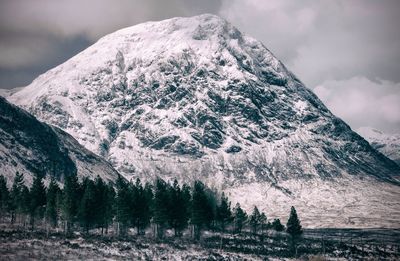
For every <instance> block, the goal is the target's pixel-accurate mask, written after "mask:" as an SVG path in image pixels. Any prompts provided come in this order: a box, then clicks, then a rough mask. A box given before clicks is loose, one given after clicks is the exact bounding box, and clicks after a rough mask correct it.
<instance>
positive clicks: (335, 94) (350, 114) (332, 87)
mask: <svg viewBox="0 0 400 261" xmlns="http://www.w3.org/2000/svg"><path fill="white" fill-rule="evenodd" d="M314 92H315V93H316V94H317V95H318V96H319V97H320V99H321V100H322V101H323V102H324V103H325V104H326V105H327V106H328V108H330V109H331V110H332V112H333V113H334V114H335V115H337V116H339V117H340V118H342V119H343V120H345V121H346V122H348V123H350V124H351V127H352V128H353V129H357V128H360V127H363V126H375V127H376V128H379V129H381V130H383V131H385V132H388V133H393V132H398V130H399V129H400V102H399V101H400V83H393V82H390V81H384V80H377V81H371V80H369V79H367V78H366V77H352V78H350V79H348V80H339V81H336V80H329V81H325V82H323V83H322V84H320V85H318V86H317V87H315V89H314Z"/></svg>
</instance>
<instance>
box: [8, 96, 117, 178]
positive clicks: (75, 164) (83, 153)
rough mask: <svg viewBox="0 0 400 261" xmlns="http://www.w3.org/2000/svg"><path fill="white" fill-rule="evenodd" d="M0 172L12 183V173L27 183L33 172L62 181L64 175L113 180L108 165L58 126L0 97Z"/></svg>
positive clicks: (111, 170) (114, 172)
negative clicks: (40, 119)
mask: <svg viewBox="0 0 400 261" xmlns="http://www.w3.org/2000/svg"><path fill="white" fill-rule="evenodd" d="M0 112H1V113H0V133H1V137H0V173H1V174H2V175H4V176H5V177H6V178H7V179H8V182H9V183H11V182H12V180H13V178H14V175H15V172H17V171H18V172H20V173H21V174H26V175H25V180H26V182H27V183H28V184H30V183H31V182H32V178H33V176H34V175H36V174H41V175H44V176H45V178H47V179H49V177H50V176H54V177H55V178H56V179H57V180H59V181H62V180H63V179H64V177H65V176H68V175H78V177H80V178H82V177H91V178H95V177H96V176H97V175H98V176H100V177H102V178H103V179H105V180H109V181H113V180H115V179H116V178H117V174H118V173H117V172H116V171H115V170H114V169H113V168H112V167H111V165H110V164H109V163H107V162H105V161H104V160H103V159H101V158H99V157H98V156H96V155H95V154H93V153H92V152H89V151H88V150H87V149H85V148H84V147H82V146H81V145H80V144H79V143H78V142H77V141H76V140H75V139H74V138H73V137H72V136H70V135H69V134H67V133H65V132H64V131H62V130H61V129H59V128H57V127H53V126H49V125H47V124H44V123H41V122H39V121H38V120H37V119H36V118H35V117H33V116H32V115H30V114H29V113H28V112H26V111H24V110H22V109H20V108H18V107H16V106H15V105H11V104H9V103H8V102H7V101H6V100H5V98H3V97H1V96H0Z"/></svg>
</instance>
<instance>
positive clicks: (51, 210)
mask: <svg viewBox="0 0 400 261" xmlns="http://www.w3.org/2000/svg"><path fill="white" fill-rule="evenodd" d="M60 192H61V191H60V188H59V187H58V185H57V183H56V181H55V179H54V177H51V180H50V183H49V187H48V188H47V195H46V212H45V216H46V220H47V221H48V222H50V225H51V226H52V227H56V226H57V222H58V204H57V203H58V202H57V198H58V197H59V194H60Z"/></svg>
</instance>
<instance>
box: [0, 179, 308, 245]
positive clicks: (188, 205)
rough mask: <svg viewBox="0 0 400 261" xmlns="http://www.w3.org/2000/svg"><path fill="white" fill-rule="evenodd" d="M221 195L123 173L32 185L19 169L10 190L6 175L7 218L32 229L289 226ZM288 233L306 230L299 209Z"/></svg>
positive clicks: (0, 187)
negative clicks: (106, 178) (109, 178)
mask: <svg viewBox="0 0 400 261" xmlns="http://www.w3.org/2000/svg"><path fill="white" fill-rule="evenodd" d="M217 195H218V193H217V192H215V191H213V190H211V189H210V188H208V187H207V186H205V185H204V184H203V183H202V182H200V181H195V182H194V183H193V185H192V186H189V185H188V184H183V185H179V183H178V182H177V181H176V180H175V181H174V182H173V183H172V184H171V183H168V182H165V181H164V180H162V179H160V178H157V179H156V180H155V181H154V182H152V183H149V182H147V183H145V184H144V185H143V184H142V183H141V181H140V179H137V180H136V182H128V181H126V180H125V179H123V178H122V177H121V176H119V177H118V179H117V180H116V182H115V183H111V182H110V183H106V182H104V181H103V180H102V179H101V178H99V177H97V178H96V179H95V180H91V179H88V178H84V179H83V180H82V181H81V182H79V180H78V178H77V177H76V176H67V177H65V180H64V186H63V189H61V188H60V187H59V186H58V184H57V182H56V181H55V180H54V179H53V178H52V179H51V181H50V183H49V185H48V186H47V188H46V187H45V185H44V182H43V177H42V176H41V175H36V176H35V177H34V179H33V183H32V186H31V187H30V188H28V187H26V186H25V184H24V177H23V175H22V174H19V173H18V172H17V173H16V175H15V178H14V182H13V184H12V187H11V188H10V189H8V188H7V183H6V180H5V178H4V177H3V176H0V213H1V215H2V217H5V216H8V217H10V220H11V223H15V222H18V223H23V224H24V226H29V227H30V228H31V229H35V224H36V223H38V221H40V222H41V224H45V225H46V227H47V228H50V227H52V228H56V227H61V228H63V230H64V231H65V233H67V234H70V233H72V232H73V231H74V230H75V229H80V230H82V231H84V232H86V233H89V231H90V230H91V229H95V228H97V229H101V233H108V229H109V227H110V226H111V225H114V227H115V230H116V232H117V233H118V234H119V235H126V234H127V233H128V230H129V229H130V228H136V231H137V234H138V235H141V234H144V233H145V231H146V229H147V228H148V227H150V226H151V227H152V229H153V233H154V235H155V236H157V237H158V238H162V237H164V234H165V230H166V229H173V231H174V233H175V236H181V235H182V233H183V231H184V230H185V229H188V228H189V229H190V233H191V235H192V237H193V238H195V239H199V238H200V235H201V231H202V230H203V229H213V230H220V231H222V232H226V231H227V229H229V230H230V231H231V232H234V233H241V232H242V230H243V229H244V228H245V227H248V228H249V229H250V230H251V232H252V233H254V234H258V233H261V234H263V233H264V232H265V231H266V230H267V229H275V230H277V231H283V230H284V229H285V227H284V226H283V225H282V224H281V222H280V220H279V219H275V220H273V222H268V220H267V216H266V215H265V213H263V212H260V211H259V210H258V208H257V207H254V210H253V212H252V214H251V215H248V214H247V213H246V212H245V211H244V210H243V209H242V208H241V206H240V204H236V206H235V207H234V208H231V203H230V202H229V200H228V198H227V197H226V196H225V195H224V194H223V193H222V195H220V196H217ZM43 221H44V222H43ZM286 231H287V232H288V233H289V234H290V235H292V236H293V237H296V236H299V235H301V233H302V228H301V225H300V221H299V219H298V217H297V213H296V210H295V209H294V208H293V207H292V209H291V213H290V217H289V220H288V223H287V227H286Z"/></svg>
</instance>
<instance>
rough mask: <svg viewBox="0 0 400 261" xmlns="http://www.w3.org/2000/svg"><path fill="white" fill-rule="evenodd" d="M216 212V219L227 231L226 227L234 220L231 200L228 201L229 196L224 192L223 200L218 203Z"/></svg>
mask: <svg viewBox="0 0 400 261" xmlns="http://www.w3.org/2000/svg"><path fill="white" fill-rule="evenodd" d="M216 212H217V213H216V220H217V222H218V223H219V224H220V226H221V230H222V232H225V227H226V225H228V224H229V223H231V222H232V220H233V216H232V211H231V202H229V201H228V198H227V197H226V196H225V194H224V193H222V196H221V202H220V204H219V205H218V207H217V211H216Z"/></svg>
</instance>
